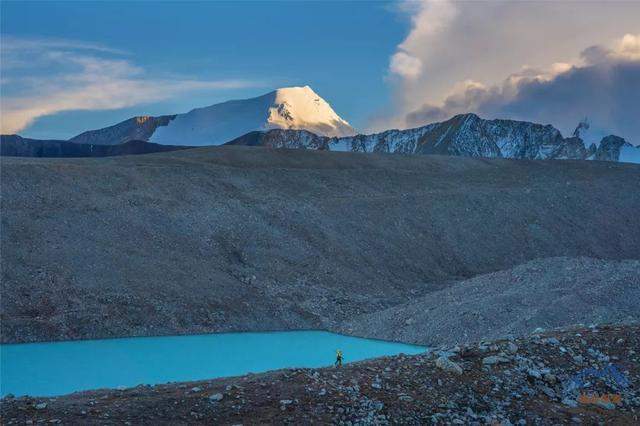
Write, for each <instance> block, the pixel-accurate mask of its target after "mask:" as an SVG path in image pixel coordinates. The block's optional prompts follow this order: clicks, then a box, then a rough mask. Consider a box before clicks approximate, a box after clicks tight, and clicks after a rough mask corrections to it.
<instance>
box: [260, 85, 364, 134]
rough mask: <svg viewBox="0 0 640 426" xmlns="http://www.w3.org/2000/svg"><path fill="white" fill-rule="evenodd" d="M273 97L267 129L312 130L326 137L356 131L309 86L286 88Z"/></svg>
mask: <svg viewBox="0 0 640 426" xmlns="http://www.w3.org/2000/svg"><path fill="white" fill-rule="evenodd" d="M268 95H272V96H273V102H272V105H271V106H270V107H269V114H268V118H267V123H266V126H265V129H295V130H308V131H311V132H313V133H316V134H319V135H323V136H351V135H353V134H355V131H354V130H353V128H352V127H351V125H350V124H349V123H348V122H347V121H345V120H343V119H342V118H341V117H340V116H339V115H338V114H336V112H335V111H334V110H333V108H331V106H330V105H329V104H328V103H327V102H326V101H325V100H324V99H322V98H321V97H320V96H319V95H318V94H317V93H316V92H314V91H313V89H311V87H309V86H304V87H285V88H282V89H278V90H275V91H274V92H272V93H270V94H268Z"/></svg>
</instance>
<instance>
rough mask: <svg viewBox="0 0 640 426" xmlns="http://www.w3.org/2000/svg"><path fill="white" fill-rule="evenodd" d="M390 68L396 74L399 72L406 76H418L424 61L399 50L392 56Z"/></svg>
mask: <svg viewBox="0 0 640 426" xmlns="http://www.w3.org/2000/svg"><path fill="white" fill-rule="evenodd" d="M389 69H390V70H391V72H392V73H394V74H399V75H400V76H402V77H404V78H416V77H418V76H419V75H420V72H421V71H422V61H420V59H418V58H416V57H414V56H411V55H409V54H407V53H406V52H403V51H399V52H397V53H395V54H394V55H393V56H392V57H391V63H390V64H389Z"/></svg>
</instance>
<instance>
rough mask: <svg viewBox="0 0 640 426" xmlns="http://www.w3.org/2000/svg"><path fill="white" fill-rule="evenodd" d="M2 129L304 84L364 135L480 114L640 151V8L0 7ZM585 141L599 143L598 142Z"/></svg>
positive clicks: (61, 129) (63, 128) (498, 2)
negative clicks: (613, 138) (610, 139)
mask: <svg viewBox="0 0 640 426" xmlns="http://www.w3.org/2000/svg"><path fill="white" fill-rule="evenodd" d="M0 7H1V9H2V13H1V35H2V38H1V40H0V41H1V47H2V49H1V51H2V62H1V67H0V70H1V73H2V79H1V90H2V98H1V99H0V101H1V107H2V132H3V133H8V132H12V133H14V132H18V133H20V134H22V135H25V136H31V137H37V138H46V137H49V138H66V137H70V136H73V135H75V134H77V133H79V132H81V131H84V130H87V129H92V128H99V127H104V126H107V125H110V124H115V123H116V122H118V121H121V120H124V119H126V118H129V117H131V116H134V115H141V114H150V115H159V114H170V113H179V112H185V111H188V110H190V109H192V108H195V107H199V106H205V105H210V104H213V103H217V102H222V101H225V100H229V99H241V98H247V97H252V96H258V95H261V94H263V93H266V92H268V91H271V90H273V89H275V88H278V87H285V86H294V85H295V86H301V85H310V86H311V87H312V88H313V89H314V90H315V91H316V92H317V93H318V94H319V95H321V96H322V97H323V98H325V99H326V100H327V101H328V102H329V103H330V104H331V105H332V106H333V108H334V109H335V110H336V112H337V113H338V114H340V115H341V116H342V117H343V118H345V119H346V120H348V121H350V122H351V124H352V125H354V126H355V127H356V128H357V129H358V130H361V131H364V132H373V131H377V130H383V129H388V128H407V127H417V126H420V125H423V124H426V123H430V122H433V121H439V120H445V119H447V118H449V117H451V116H452V115H455V114H459V113H466V112H475V113H478V114H479V115H481V116H482V117H484V118H510V119H519V120H528V121H535V122H538V123H542V124H552V125H554V126H556V127H557V128H558V129H560V131H561V132H562V133H563V134H565V135H568V134H571V133H572V131H573V129H574V128H575V127H576V126H577V124H578V122H579V121H580V120H582V119H583V118H584V117H587V118H588V121H589V123H590V124H591V130H590V132H591V135H590V136H589V137H587V136H585V138H586V139H587V142H593V141H596V142H597V141H599V138H601V137H602V135H606V134H611V133H613V134H617V135H619V136H622V137H624V138H626V139H627V140H628V141H630V142H631V143H634V144H640V121H639V120H637V117H638V116H640V102H638V101H637V99H638V98H640V1H636V2H633V1H617V0H606V1H605V0H602V1H599V0H575V1H559V2H549V1H543V0H530V1H516V0H488V1H484V0H478V1H454V0H416V1H395V2H366V1H353V2H331V1H317V2H306V1H287V2H285V1H279V2H276V1H261V2H245V1H236V2H214V1H207V2H187V1H183V2H164V1H162V2H151V1H140V2H122V3H117V2H95V3H92V2H86V1H72V2H52V1H51V2H8V1H2V2H1V3H0ZM590 138H594V139H593V140H592V139H590Z"/></svg>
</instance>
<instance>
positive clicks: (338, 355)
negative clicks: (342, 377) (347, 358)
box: [334, 349, 342, 367]
mask: <svg viewBox="0 0 640 426" xmlns="http://www.w3.org/2000/svg"><path fill="white" fill-rule="evenodd" d="M334 365H335V366H336V367H342V351H341V350H340V349H338V350H337V351H336V362H335V364H334Z"/></svg>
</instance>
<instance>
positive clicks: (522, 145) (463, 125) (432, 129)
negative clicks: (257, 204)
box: [228, 113, 640, 162]
mask: <svg viewBox="0 0 640 426" xmlns="http://www.w3.org/2000/svg"><path fill="white" fill-rule="evenodd" d="M575 134H576V133H575V132H574V135H575ZM314 136H315V137H314ZM228 144H229V145H251V146H267V147H271V148H306V149H322V150H329V151H351V152H378V153H391V154H440V155H453V156H464V157H483V158H514V159H529V160H541V159H576V160H604V161H628V162H640V148H636V147H634V146H633V145H631V144H630V143H628V142H627V141H625V140H624V139H623V138H621V137H619V136H615V135H610V136H606V137H604V138H603V139H602V141H601V142H600V143H599V144H598V145H597V146H596V144H591V145H589V146H588V147H587V146H586V144H585V143H584V141H583V140H582V139H581V138H580V137H579V136H571V137H567V138H565V137H563V136H562V134H561V132H560V131H559V130H558V129H556V128H555V127H553V126H552V125H550V124H547V125H543V124H538V123H532V122H528V121H518V120H508V119H493V120H486V119H483V118H480V117H479V116H478V115H476V114H473V113H467V114H459V115H456V116H454V117H452V118H450V119H449V120H446V121H443V122H438V123H431V124H427V125H425V126H422V127H417V128H413V129H406V130H398V129H391V130H386V131H384V132H380V133H373V134H369V135H363V134H359V135H355V136H351V137H343V138H328V137H321V136H317V135H313V134H309V132H303V131H295V130H271V131H267V132H256V133H252V134H248V135H243V136H241V137H239V138H236V139H234V140H232V141H229V142H228ZM636 151H637V152H636ZM636 156H638V157H639V158H637V159H636V158H635V157H636Z"/></svg>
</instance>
